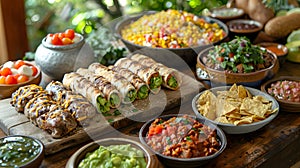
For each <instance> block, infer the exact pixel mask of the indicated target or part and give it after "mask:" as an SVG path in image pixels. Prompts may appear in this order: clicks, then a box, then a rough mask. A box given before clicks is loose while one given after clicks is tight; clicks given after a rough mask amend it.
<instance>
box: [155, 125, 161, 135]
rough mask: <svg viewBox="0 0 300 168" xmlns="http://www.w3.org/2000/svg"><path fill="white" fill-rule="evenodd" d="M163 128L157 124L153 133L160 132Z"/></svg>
mask: <svg viewBox="0 0 300 168" xmlns="http://www.w3.org/2000/svg"><path fill="white" fill-rule="evenodd" d="M162 130H163V127H162V126H161V125H157V126H156V127H155V134H160V133H161V132H162Z"/></svg>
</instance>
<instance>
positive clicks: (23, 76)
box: [17, 75, 29, 83]
mask: <svg viewBox="0 0 300 168" xmlns="http://www.w3.org/2000/svg"><path fill="white" fill-rule="evenodd" d="M28 80H29V77H28V76H26V75H20V76H19V77H18V79H17V82H18V83H23V82H26V81H28Z"/></svg>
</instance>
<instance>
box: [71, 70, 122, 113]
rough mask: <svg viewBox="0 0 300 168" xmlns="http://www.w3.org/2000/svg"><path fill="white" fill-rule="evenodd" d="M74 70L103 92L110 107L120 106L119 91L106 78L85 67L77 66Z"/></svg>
mask: <svg viewBox="0 0 300 168" xmlns="http://www.w3.org/2000/svg"><path fill="white" fill-rule="evenodd" d="M76 72H77V73H78V74H80V75H82V76H83V77H85V78H87V79H88V80H89V81H91V82H92V83H94V84H95V85H97V86H98V88H99V89H100V90H101V91H102V93H104V95H105V98H106V99H107V100H108V101H109V103H110V105H111V108H117V107H119V106H120V104H121V99H122V96H121V93H120V92H119V91H118V90H117V88H116V87H115V86H114V85H112V84H111V83H110V82H109V81H108V80H107V79H106V78H104V77H103V76H100V75H96V74H95V73H93V72H92V71H90V70H88V69H85V68H79V69H77V71H76Z"/></svg>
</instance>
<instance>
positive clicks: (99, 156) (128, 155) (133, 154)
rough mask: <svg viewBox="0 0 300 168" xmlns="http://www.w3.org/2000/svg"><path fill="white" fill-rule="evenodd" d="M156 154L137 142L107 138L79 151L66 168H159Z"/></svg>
mask: <svg viewBox="0 0 300 168" xmlns="http://www.w3.org/2000/svg"><path fill="white" fill-rule="evenodd" d="M157 164H158V160H157V158H156V156H155V154H153V153H151V152H150V151H149V149H147V148H146V147H145V146H143V145H142V144H140V143H139V142H137V141H134V140H130V139H125V138H105V139H100V140H97V141H94V142H91V143H89V144H87V145H85V146H83V147H81V148H80V149H79V150H77V151H76V152H75V153H74V154H73V155H72V156H71V158H70V159H69V160H68V162H67V164H66V168H75V167H76V168H77V167H78V168H89V167H100V168H101V167H103V168H104V167H105V168H152V167H157V166H158V165H157Z"/></svg>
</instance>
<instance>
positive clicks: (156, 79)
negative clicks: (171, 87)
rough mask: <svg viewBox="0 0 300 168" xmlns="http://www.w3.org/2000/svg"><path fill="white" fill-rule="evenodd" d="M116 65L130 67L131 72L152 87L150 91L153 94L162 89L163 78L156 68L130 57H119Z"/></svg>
mask: <svg viewBox="0 0 300 168" xmlns="http://www.w3.org/2000/svg"><path fill="white" fill-rule="evenodd" d="M115 66H117V67H120V68H125V69H128V70H130V71H131V72H133V73H135V74H136V75H138V76H139V77H140V78H141V79H143V80H144V81H145V82H146V83H147V85H148V87H149V88H150V91H151V92H152V93H153V94H158V93H159V91H160V89H161V84H162V78H161V76H160V74H159V72H158V71H156V70H155V69H153V68H150V67H147V66H145V65H142V64H140V63H139V62H137V61H134V60H132V59H129V58H121V59H119V60H118V61H117V62H116V63H115Z"/></svg>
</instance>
